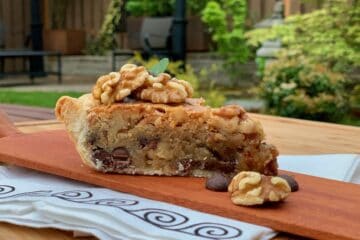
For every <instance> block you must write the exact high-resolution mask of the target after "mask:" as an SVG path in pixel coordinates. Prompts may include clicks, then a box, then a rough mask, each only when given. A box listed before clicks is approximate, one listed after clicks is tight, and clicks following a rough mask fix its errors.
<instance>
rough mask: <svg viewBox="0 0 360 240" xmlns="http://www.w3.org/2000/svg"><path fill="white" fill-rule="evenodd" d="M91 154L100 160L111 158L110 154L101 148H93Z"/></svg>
mask: <svg viewBox="0 0 360 240" xmlns="http://www.w3.org/2000/svg"><path fill="white" fill-rule="evenodd" d="M93 156H94V158H95V159H97V160H100V161H104V160H108V161H109V160H111V154H110V153H108V152H106V151H105V150H103V149H101V148H98V149H95V150H94V152H93Z"/></svg>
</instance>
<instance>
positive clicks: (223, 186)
mask: <svg viewBox="0 0 360 240" xmlns="http://www.w3.org/2000/svg"><path fill="white" fill-rule="evenodd" d="M229 183H230V178H229V177H227V176H225V175H223V174H221V173H214V174H213V175H212V176H211V177H209V178H208V179H207V180H206V183H205V187H206V188H207V189H209V190H211V191H217V192H226V191H227V188H228V185H229Z"/></svg>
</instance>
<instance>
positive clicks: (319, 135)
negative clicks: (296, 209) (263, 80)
mask: <svg viewBox="0 0 360 240" xmlns="http://www.w3.org/2000/svg"><path fill="white" fill-rule="evenodd" d="M251 115H252V116H253V117H254V118H256V119H258V120H260V121H261V123H262V125H263V127H264V130H265V133H266V135H267V139H268V142H271V143H273V144H275V145H276V146H277V147H278V149H279V151H280V154H325V153H357V154H360V128H359V127H351V126H345V125H337V124H330V123H322V122H313V121H304V120H297V119H289V118H280V117H273V116H266V115H260V114H251ZM15 125H16V126H17V127H18V129H20V130H21V131H23V132H25V133H31V132H39V131H44V130H55V129H64V126H63V124H61V123H59V122H57V121H55V120H47V121H32V122H21V123H16V124H15ZM49 236H51V239H56V240H60V239H74V238H73V237H72V236H71V233H69V232H65V231H59V230H54V229H33V228H27V227H21V226H16V225H11V224H7V223H0V240H3V239H4V240H5V239H14V240H17V239H19V240H20V239H21V240H27V239H29V240H30V239H31V240H42V239H44V240H45V239H49ZM82 239H84V238H82ZM85 239H93V238H85ZM276 239H278V240H279V239H294V238H293V237H291V236H289V235H284V234H280V236H278V237H276ZM295 239H298V237H295Z"/></svg>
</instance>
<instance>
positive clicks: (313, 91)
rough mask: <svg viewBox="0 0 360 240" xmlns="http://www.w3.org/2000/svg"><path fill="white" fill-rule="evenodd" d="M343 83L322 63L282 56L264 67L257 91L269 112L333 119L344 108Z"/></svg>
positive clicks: (344, 111)
mask: <svg viewBox="0 0 360 240" xmlns="http://www.w3.org/2000/svg"><path fill="white" fill-rule="evenodd" d="M345 83H346V82H345V79H344V77H343V75H342V74H340V73H335V72H332V71H331V70H329V69H328V68H326V67H325V66H323V65H320V64H313V63H310V62H309V60H307V59H305V58H304V57H295V58H292V57H287V56H282V57H280V58H279V59H278V60H276V61H275V62H273V63H271V64H270V65H269V66H268V67H267V68H266V69H265V72H264V78H263V80H262V82H261V84H260V87H259V89H258V93H259V95H260V97H261V98H263V99H264V100H265V102H266V105H267V110H268V111H269V112H270V113H272V114H276V115H281V116H286V117H295V118H304V119H312V120H321V121H332V122H336V121H339V120H341V119H342V118H343V117H344V115H345V114H346V113H347V111H348V96H347V94H346V93H345V89H344V88H345Z"/></svg>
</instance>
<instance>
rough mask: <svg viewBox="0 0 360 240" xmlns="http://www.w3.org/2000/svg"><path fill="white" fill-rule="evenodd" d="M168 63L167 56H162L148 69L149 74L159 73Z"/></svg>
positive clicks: (163, 70)
mask: <svg viewBox="0 0 360 240" xmlns="http://www.w3.org/2000/svg"><path fill="white" fill-rule="evenodd" d="M168 65H169V59H168V58H163V59H161V60H160V61H159V62H158V63H157V64H155V65H154V66H152V67H151V68H150V70H149V71H150V73H151V74H153V75H155V76H157V75H159V74H160V73H163V72H165V70H166V68H167V66H168Z"/></svg>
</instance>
